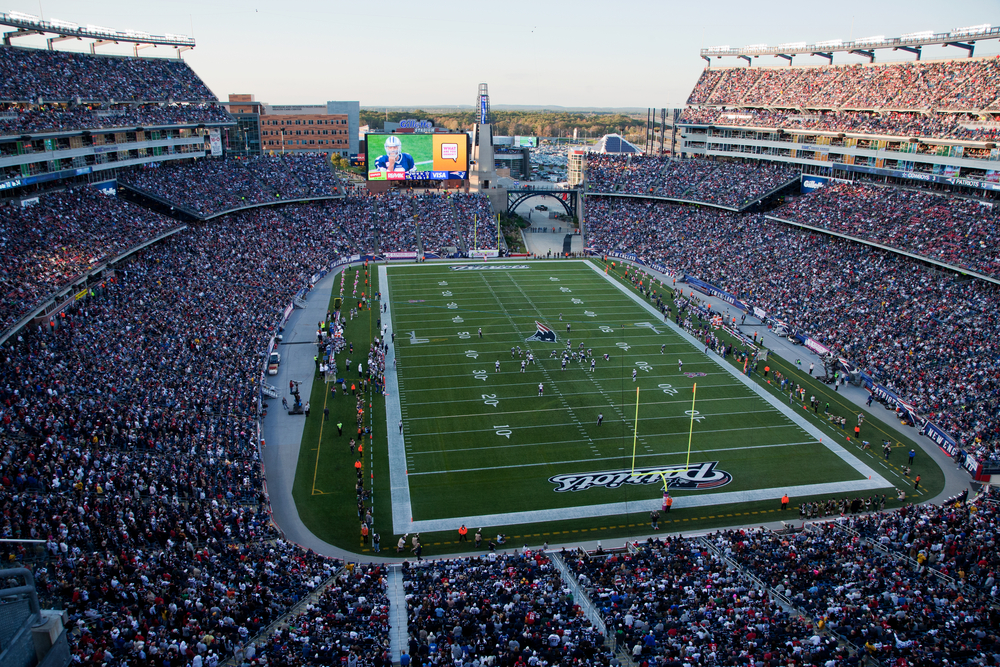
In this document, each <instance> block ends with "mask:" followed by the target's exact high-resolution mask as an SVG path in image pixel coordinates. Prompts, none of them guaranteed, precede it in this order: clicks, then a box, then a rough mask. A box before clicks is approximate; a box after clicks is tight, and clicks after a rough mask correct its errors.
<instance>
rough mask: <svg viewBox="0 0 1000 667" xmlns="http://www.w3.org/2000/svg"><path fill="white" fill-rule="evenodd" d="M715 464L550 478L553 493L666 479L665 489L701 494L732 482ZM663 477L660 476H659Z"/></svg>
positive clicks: (650, 482) (707, 462)
mask: <svg viewBox="0 0 1000 667" xmlns="http://www.w3.org/2000/svg"><path fill="white" fill-rule="evenodd" d="M717 465H719V462H718V461H706V462H703V463H692V464H691V465H690V466H684V465H672V466H661V467H656V468H636V469H635V472H633V471H631V470H606V471H603V472H587V473H577V474H573V473H570V474H567V475H555V476H553V477H549V481H550V482H552V483H553V484H555V485H556V488H555V491H556V493H561V492H563V491H586V490H587V489H590V488H594V487H604V488H605V489H617V488H618V487H620V486H621V485H623V484H635V485H639V486H641V485H644V484H660V483H661V482H662V480H663V477H666V478H667V486H668V487H669V488H671V489H687V490H693V491H704V490H706V489H715V488H718V487H720V486H725V485H726V484H729V482H731V481H733V476H732V475H730V474H729V473H728V472H725V471H724V470H716V469H715V466H717ZM661 474H662V475H663V477H661V476H660V475H661Z"/></svg>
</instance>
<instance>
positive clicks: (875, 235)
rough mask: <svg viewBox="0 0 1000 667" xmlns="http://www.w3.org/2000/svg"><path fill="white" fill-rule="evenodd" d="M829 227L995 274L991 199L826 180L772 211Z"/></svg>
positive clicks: (996, 221)
mask: <svg viewBox="0 0 1000 667" xmlns="http://www.w3.org/2000/svg"><path fill="white" fill-rule="evenodd" d="M772 214H773V215H774V216H775V217H778V218H781V219H783V220H790V221H792V222H798V223H802V224H806V225H811V226H813V227H818V228H821V229H826V230H829V231H831V232H837V233H840V234H847V235H848V236H853V237H856V238H861V239H865V240H868V241H874V242H876V243H882V244H884V245H887V246H890V247H892V248H897V249H899V250H906V251H908V252H912V253H914V254H917V255H920V256H922V257H927V258H929V259H934V260H937V261H940V262H945V263H947V264H951V265H952V266H957V267H961V268H965V269H970V270H973V271H978V272H980V273H983V274H986V275H989V276H995V277H1000V256H998V254H997V245H996V242H995V241H994V239H996V238H997V235H998V234H1000V218H998V214H997V212H996V211H994V209H993V206H992V205H988V204H982V203H980V202H977V201H973V200H967V199H958V198H955V197H945V196H942V195H939V194H934V193H930V192H925V191H920V190H907V189H903V188H892V187H879V186H875V185H867V184H863V183H841V182H830V183H828V184H827V186H826V187H823V188H820V189H819V190H818V191H816V192H813V193H810V195H809V196H808V197H799V198H797V199H795V200H793V201H791V202H789V203H788V204H785V205H784V206H782V207H780V208H778V209H776V210H775V211H773V213H772Z"/></svg>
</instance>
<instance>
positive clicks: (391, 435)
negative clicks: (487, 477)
mask: <svg viewBox="0 0 1000 667" xmlns="http://www.w3.org/2000/svg"><path fill="white" fill-rule="evenodd" d="M567 262H580V263H583V264H585V265H586V266H589V267H590V268H591V269H593V271H594V272H595V273H596V274H597V275H599V276H601V277H603V278H604V279H605V280H607V281H608V282H609V283H611V284H612V285H614V286H615V287H617V288H618V289H619V290H620V291H621V292H622V293H623V294H624V295H625V296H627V297H628V298H630V299H632V301H634V302H635V303H637V304H639V306H640V307H642V308H644V309H645V310H646V311H647V312H649V313H651V314H652V315H653V316H654V317H656V318H657V321H659V319H660V318H662V315H661V314H660V312H659V311H657V310H656V309H655V308H654V307H653V306H652V305H650V304H649V303H647V302H646V301H645V300H643V299H642V298H641V297H640V296H639V295H638V294H636V293H635V292H633V291H632V290H630V289H629V288H628V287H626V286H625V285H623V284H622V283H621V282H619V281H617V280H615V279H614V278H611V277H609V276H607V275H605V274H604V272H603V271H601V269H600V268H598V267H597V266H595V265H594V264H593V263H591V262H590V261H589V260H585V259H575V260H553V261H552V262H551V263H553V264H559V265H565V264H566V263H567ZM470 263H473V262H455V264H470ZM475 263H476V264H478V263H479V262H475ZM514 263H516V264H529V266H530V267H531V268H534V267H536V266H539V267H541V266H545V265H546V264H548V263H550V262H546V261H544V260H542V261H538V260H536V261H532V262H523V261H521V262H514ZM427 266H435V267H439V266H442V265H441V264H431V265H427ZM407 268H410V267H409V266H408V267H407ZM520 270H522V271H525V270H526V271H530V270H531V269H520ZM378 278H379V285H381V286H383V289H382V292H383V294H385V295H386V296H385V299H384V300H383V302H382V303H383V304H388V309H387V310H386V312H385V313H384V314H383V319H385V320H386V321H387V322H388V323H389V325H390V331H395V328H393V327H392V303H391V302H392V299H391V296H392V292H391V288H390V285H389V280H388V272H387V270H386V266H385V265H384V264H382V265H379V267H378ZM665 326H667V327H669V328H671V329H672V330H673V331H674V333H677V334H679V335H680V336H681V338H683V339H684V340H686V341H688V342H689V343H691V345H692V346H693V351H694V352H695V353H696V354H704V353H702V352H698V347H699V346H700V345H701V343H700V342H699V341H698V340H696V339H695V338H694V336H692V335H691V334H689V333H687V332H686V331H684V330H683V329H682V328H681V327H679V326H677V324H675V323H674V322H670V321H668V322H666V323H665ZM403 340H404V339H403V338H400V341H401V342H402V341H403ZM705 356H706V357H707V358H709V359H710V360H712V361H713V362H714V363H715V364H716V365H718V366H719V368H720V369H721V370H723V371H724V372H726V373H729V374H730V375H732V376H733V377H734V378H736V380H737V381H738V382H740V383H742V384H743V385H745V386H746V387H747V389H748V390H750V391H751V392H753V393H755V394H757V396H758V397H760V398H762V399H763V400H764V401H766V402H767V403H768V405H770V406H771V407H773V408H774V409H775V410H777V411H778V412H779V413H780V414H783V415H785V416H786V417H788V418H790V419H791V420H792V421H793V422H794V423H795V425H796V426H798V427H799V428H801V429H802V430H803V431H805V432H806V433H808V434H809V435H811V436H813V437H814V438H815V441H816V442H819V443H821V444H822V445H823V446H825V447H826V448H827V449H829V450H830V451H831V452H833V453H834V454H835V455H837V456H839V457H840V458H841V459H842V460H843V461H844V462H845V463H847V464H848V465H849V466H851V467H852V468H853V469H854V470H855V471H856V472H857V473H858V474H859V475H861V476H862V479H860V480H854V481H842V482H827V483H822V484H801V485H796V486H781V487H772V488H769V489H752V490H747V491H731V492H728V493H713V494H709V495H699V496H680V497H678V498H677V499H676V500H675V502H674V507H676V508H677V509H682V508H685V507H708V506H712V505H728V504H733V503H748V502H755V501H761V500H773V501H775V502H777V499H778V498H780V497H781V496H782V494H785V493H787V494H788V495H790V496H799V497H802V496H815V495H834V494H843V493H857V492H861V491H869V490H874V489H880V488H886V487H892V486H893V485H892V484H891V483H889V481H888V480H886V479H885V478H884V477H882V476H881V475H880V474H879V473H878V472H876V471H875V470H873V469H872V468H870V467H869V466H868V465H867V464H865V463H864V462H863V461H861V460H860V459H858V458H857V457H856V456H854V455H853V454H851V453H850V452H849V451H847V450H846V449H844V448H843V447H841V446H840V445H838V444H836V443H834V442H832V441H831V440H830V438H829V437H824V435H823V434H822V433H821V432H820V430H819V429H817V428H816V427H815V426H813V425H812V424H810V423H809V422H808V421H807V420H805V419H804V418H803V417H802V416H801V415H800V414H798V412H797V411H795V410H792V409H789V408H788V406H786V405H785V404H784V403H783V402H782V401H781V400H780V399H778V398H777V397H775V396H774V395H773V394H771V393H770V392H768V391H766V390H764V389H763V388H761V387H760V385H758V384H757V383H756V382H754V381H753V380H751V379H750V378H748V377H747V376H745V375H743V374H742V373H739V372H738V371H737V370H736V369H735V368H734V367H732V366H730V365H729V364H726V363H723V361H722V359H721V358H720V357H719V356H718V355H717V354H714V353H708V354H707V355H705ZM395 360H396V346H395V343H393V344H392V345H391V346H390V347H389V353H388V354H387V355H386V378H385V379H386V389H387V391H388V393H389V395H388V396H387V397H386V401H385V404H386V405H385V419H386V433H387V434H388V451H389V481H390V493H391V496H392V530H393V533H395V534H398V535H402V534H404V533H410V534H413V533H419V532H435V531H445V530H457V529H458V527H459V526H461V525H466V526H476V527H479V526H483V527H485V526H511V525H520V524H529V523H541V522H543V521H564V520H567V519H581V518H597V517H604V516H615V515H619V514H628V513H636V512H649V511H652V510H654V509H658V508H659V507H660V500H659V498H652V499H648V500H635V501H630V502H621V503H605V504H601V505H581V506H577V507H561V508H546V509H542V510H530V511H525V512H497V513H494V514H479V515H474V516H460V517H449V518H445V519H426V520H421V521H414V520H413V511H412V505H411V504H410V484H409V480H408V478H407V477H408V474H407V469H406V443H405V440H404V438H403V435H402V434H401V433H400V432H399V421H400V419H401V418H402V417H401V415H402V409H401V406H400V402H399V378H398V376H397V374H396V365H395Z"/></svg>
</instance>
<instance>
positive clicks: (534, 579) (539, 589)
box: [403, 542, 611, 667]
mask: <svg viewBox="0 0 1000 667" xmlns="http://www.w3.org/2000/svg"><path fill="white" fill-rule="evenodd" d="M496 548H497V544H496V543H494V542H491V543H490V547H489V549H490V550H489V552H488V553H485V554H484V555H482V556H477V557H472V558H462V559H455V560H441V561H431V562H427V563H423V564H420V565H417V566H415V567H406V568H405V569H404V570H403V581H404V591H405V595H406V608H407V626H408V628H407V629H408V631H409V636H410V641H409V647H408V649H409V654H410V656H411V659H412V661H413V663H412V664H414V665H417V666H420V665H437V664H444V663H448V662H449V661H452V662H453V663H454V664H458V662H459V661H461V663H464V664H476V663H477V662H478V663H479V664H486V665H497V667H501V666H503V667H508V666H511V665H528V664H530V665H543V664H547V665H553V666H556V665H591V666H595V667H596V666H599V665H608V664H610V658H611V656H610V653H609V651H608V649H607V648H605V647H604V637H603V636H602V635H601V633H600V631H599V630H598V629H597V628H596V627H595V626H594V624H593V623H592V622H591V621H590V620H589V619H588V618H587V617H586V616H585V615H584V613H583V612H582V610H581V608H580V606H579V604H577V603H576V602H575V601H574V598H573V595H572V592H571V590H570V589H569V587H568V586H567V585H566V582H565V581H564V580H563V577H562V575H561V574H560V572H559V570H558V569H557V568H556V566H555V565H554V564H553V563H552V560H551V556H549V555H548V554H547V553H545V552H542V551H532V550H530V549H525V550H524V552H523V553H522V552H521V551H520V550H515V552H514V553H497V552H496ZM484 550H485V547H484Z"/></svg>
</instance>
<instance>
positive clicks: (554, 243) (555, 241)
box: [521, 225, 583, 257]
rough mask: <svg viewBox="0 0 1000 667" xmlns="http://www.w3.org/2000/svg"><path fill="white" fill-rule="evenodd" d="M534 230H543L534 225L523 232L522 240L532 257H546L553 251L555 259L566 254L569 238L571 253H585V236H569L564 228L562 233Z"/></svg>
mask: <svg viewBox="0 0 1000 667" xmlns="http://www.w3.org/2000/svg"><path fill="white" fill-rule="evenodd" d="M534 229H541V227H536V226H534V225H533V226H532V227H530V228H528V229H522V230H521V238H523V239H524V247H525V248H527V250H528V252H529V253H531V254H532V255H537V256H539V257H546V256H548V253H549V252H550V251H551V252H552V255H553V257H556V256H562V253H563V252H565V248H566V241H567V237H569V242H570V250H569V252H571V253H582V252H583V235H581V234H567V232H566V230H567V228H566V227H563V231H562V232H555V233H553V232H535V231H531V230H534Z"/></svg>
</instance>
